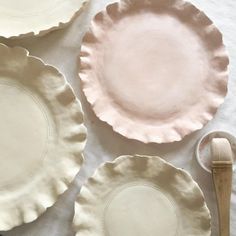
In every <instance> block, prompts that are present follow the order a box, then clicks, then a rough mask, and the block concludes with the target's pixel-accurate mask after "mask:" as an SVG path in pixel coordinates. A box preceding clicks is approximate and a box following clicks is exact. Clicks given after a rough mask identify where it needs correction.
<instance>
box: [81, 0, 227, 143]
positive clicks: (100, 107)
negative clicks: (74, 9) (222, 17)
mask: <svg viewBox="0 0 236 236" xmlns="http://www.w3.org/2000/svg"><path fill="white" fill-rule="evenodd" d="M228 63H229V59H228V55H227V53H226V51H225V47H224V45H223V42H222V35H221V33H220V32H219V30H218V29H217V28H216V27H215V26H214V24H213V23H212V21H211V20H210V19H209V18H208V17H207V16H206V15H205V14H204V13H203V12H201V11H199V10H198V9H197V8H195V7H194V6H193V5H192V4H191V3H188V2H185V1H182V0H121V1H120V2H119V3H114V4H111V5H108V6H107V8H106V9H105V10H104V11H102V12H99V13H98V14H97V15H96V16H95V17H94V19H93V21H92V23H91V27H90V29H89V31H88V32H87V33H86V34H85V36H84V39H83V43H82V47H81V54H80V71H79V76H80V78H81V80H82V85H83V91H84V93H85V95H86V97H87V100H88V101H89V103H90V104H91V105H92V108H93V110H94V112H95V113H96V115H97V116H98V117H99V118H100V119H101V120H102V121H105V122H107V123H108V124H110V125H111V126H112V127H113V129H114V131H116V132H118V133H120V134H122V135H123V136H125V137H127V138H131V139H136V140H140V141H142V142H145V143H149V142H155V143H168V142H173V141H179V140H181V139H182V138H183V137H184V136H185V135H187V134H190V133H191V132H193V131H195V130H198V129H201V128H202V127H203V125H204V124H206V123H207V122H208V121H209V120H211V119H212V118H213V116H214V114H215V112H216V110H217V108H218V107H219V105H220V104H222V103H223V101H224V97H225V95H226V93H227V79H228Z"/></svg>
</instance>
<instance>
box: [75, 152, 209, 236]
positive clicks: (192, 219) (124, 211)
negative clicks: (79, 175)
mask: <svg viewBox="0 0 236 236" xmlns="http://www.w3.org/2000/svg"><path fill="white" fill-rule="evenodd" d="M73 224H74V229H75V231H76V236H90V235H93V236H108V235H109V236H121V235H122V236H137V235H145V236H147V235H148V236H149V235H150V236H153V235H161V236H189V235H191V236H210V234H211V224H210V214H209V210H208V208H207V206H206V203H205V200H204V197H203V193H202V192H201V190H200V188H199V186H198V185H197V183H196V182H194V180H193V179H192V178H191V176H190V175H189V174H188V173H187V172H185V171H184V170H182V169H178V168H175V167H174V166H172V165H171V164H169V163H167V162H165V161H164V160H162V159H161V158H159V157H148V156H139V155H135V156H121V157H119V158H118V159H116V160H115V161H114V162H107V163H105V164H104V165H102V166H101V167H100V168H98V169H97V171H96V172H95V174H94V175H93V176H92V177H91V178H89V180H88V182H87V184H85V185H84V186H83V187H82V189H81V193H80V195H79V197H78V199H77V202H76V203H75V217H74V223H73Z"/></svg>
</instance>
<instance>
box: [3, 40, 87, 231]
mask: <svg viewBox="0 0 236 236" xmlns="http://www.w3.org/2000/svg"><path fill="white" fill-rule="evenodd" d="M0 114H1V115H0V131H1V132H0V230H9V229H11V228H12V227H14V226H17V225H20V224H22V223H27V222H31V221H33V220H35V219H36V218H37V217H38V216H39V215H41V214H42V213H43V212H44V211H45V210H46V208H47V207H50V206H51V205H52V204H53V203H54V202H55V201H56V199H57V197H58V195H59V194H61V193H62V192H64V191H65V190H66V189H67V187H68V185H69V183H70V182H71V181H72V180H73V178H74V177H75V175H76V174H77V172H78V171H79V169H80V166H81V164H82V161H83V156H82V154H81V152H82V150H83V148H84V145H85V142H86V129H85V127H84V125H83V113H82V109H81V105H80V102H79V101H78V100H77V99H76V97H75V95H74V93H73V91H72V88H71V87H70V86H69V84H68V83H67V82H66V80H65V79H64V77H63V75H62V74H60V73H59V72H58V70H57V69H55V68H54V67H52V66H49V65H45V64H44V63H43V62H42V61H41V60H40V59H38V58H35V57H32V56H29V55H28V51H27V50H25V49H23V48H18V47H16V48H8V47H7V46H5V45H3V44H0Z"/></svg>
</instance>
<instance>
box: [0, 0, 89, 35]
mask: <svg viewBox="0 0 236 236" xmlns="http://www.w3.org/2000/svg"><path fill="white" fill-rule="evenodd" d="M87 1H88V0H66V1H65V0H39V1H37V0H20V1H19V0H0V36H3V37H5V38H11V37H15V36H29V35H43V34H45V33H47V32H49V31H51V30H54V29H56V28H59V27H63V26H65V25H66V24H67V23H69V22H70V21H71V20H72V19H73V17H74V16H76V14H78V13H79V11H80V9H81V8H82V7H83V5H84V3H85V2H87Z"/></svg>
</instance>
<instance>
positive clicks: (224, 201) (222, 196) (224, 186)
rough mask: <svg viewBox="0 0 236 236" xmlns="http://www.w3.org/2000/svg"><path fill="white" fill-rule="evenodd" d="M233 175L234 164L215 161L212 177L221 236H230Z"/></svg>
mask: <svg viewBox="0 0 236 236" xmlns="http://www.w3.org/2000/svg"><path fill="white" fill-rule="evenodd" d="M232 173H233V170H232V163H230V162H227V161H216V162H215V161H213V163H212V177H213V182H214V186H215V192H216V198H217V206H218V215H219V227H220V236H230V199H231V190H232Z"/></svg>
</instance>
